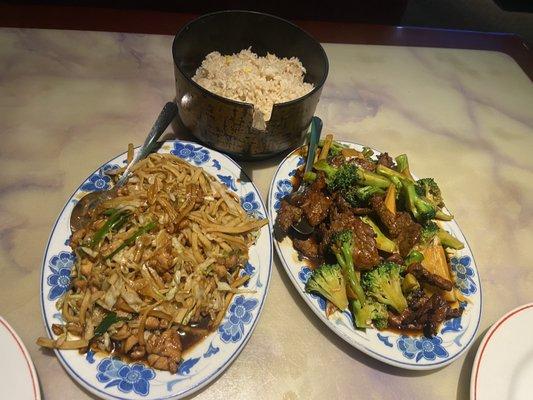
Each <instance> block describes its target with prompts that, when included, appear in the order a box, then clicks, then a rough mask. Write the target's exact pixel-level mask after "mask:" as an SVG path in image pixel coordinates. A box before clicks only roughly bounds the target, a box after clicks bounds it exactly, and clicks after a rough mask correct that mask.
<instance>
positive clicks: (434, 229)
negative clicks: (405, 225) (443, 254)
mask: <svg viewBox="0 0 533 400" xmlns="http://www.w3.org/2000/svg"><path fill="white" fill-rule="evenodd" d="M438 231H439V226H438V225H437V224H436V223H435V222H433V221H428V222H426V223H425V224H424V225H423V226H422V231H421V232H420V243H422V244H424V245H425V244H430V243H431V242H432V241H433V239H434V238H435V236H436V235H437V233H438Z"/></svg>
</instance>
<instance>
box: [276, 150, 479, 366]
mask: <svg viewBox="0 0 533 400" xmlns="http://www.w3.org/2000/svg"><path fill="white" fill-rule="evenodd" d="M342 143H343V144H345V145H347V146H349V147H352V148H354V149H357V150H362V148H363V146H361V145H359V144H355V143H349V142H342ZM374 152H375V153H376V154H379V152H378V151H376V150H374ZM304 163H305V160H304V158H303V157H301V156H300V153H299V149H297V150H295V151H293V152H292V153H290V154H289V155H288V156H287V157H286V158H285V159H284V160H283V161H282V162H281V164H280V166H279V167H278V169H277V171H276V173H275V175H274V178H273V179H272V183H271V185H270V192H269V195H268V212H269V214H270V220H271V221H275V220H276V215H277V211H278V209H279V207H280V201H281V199H283V198H284V197H285V196H286V195H288V194H289V193H290V192H291V191H292V183H291V179H292V177H293V176H294V174H295V173H296V169H297V168H298V167H299V166H300V165H303V164H304ZM445 227H446V229H447V230H448V231H449V232H451V233H452V235H454V236H455V237H457V238H458V239H459V240H461V241H462V242H463V243H465V248H464V249H463V250H460V251H458V252H457V253H456V255H455V256H454V257H452V258H451V268H452V271H453V272H454V274H455V282H456V286H457V287H458V288H459V289H460V291H461V293H462V294H463V295H465V296H466V297H467V298H468V300H469V303H467V304H466V308H465V311H464V313H463V315H462V316H461V317H459V318H455V319H451V320H449V321H446V322H445V323H444V324H443V326H442V327H441V330H440V332H439V333H438V334H437V335H436V336H434V337H432V338H426V337H424V336H406V335H400V334H398V333H394V332H391V331H386V330H385V331H381V332H380V331H378V330H376V329H367V330H366V331H361V330H356V329H355V328H354V327H353V324H352V321H351V316H350V314H349V313H348V312H344V313H341V312H340V311H337V312H335V313H334V314H333V315H331V316H330V317H329V318H327V317H326V314H325V308H326V303H325V301H324V300H323V299H322V298H320V297H318V296H315V295H312V294H308V293H306V292H305V290H304V288H305V283H306V282H307V279H309V276H310V274H311V270H310V268H309V267H308V264H307V262H306V261H305V260H299V259H298V253H297V252H296V250H295V249H294V248H293V247H292V242H291V240H290V239H289V238H285V239H284V240H283V241H282V242H278V241H277V240H274V245H275V247H276V251H277V253H278V255H279V257H280V259H281V262H282V264H283V267H284V268H285V271H286V272H287V275H288V276H289V278H290V279H291V281H292V283H293V284H294V287H295V288H296V290H297V291H298V293H299V294H300V296H302V298H303V299H304V300H305V302H306V303H307V304H308V305H309V307H310V308H311V310H313V312H314V313H315V314H316V315H317V316H318V317H319V318H320V319H321V320H322V321H323V322H324V323H325V324H326V325H327V326H328V328H330V329H331V330H332V331H333V332H335V333H336V334H337V335H339V336H340V337H341V338H342V339H344V340H345V341H346V342H348V343H349V344H350V345H352V346H353V347H355V348H356V349H358V350H361V351H362V352H364V353H366V354H368V355H369V356H371V357H374V358H376V359H378V360H381V361H383V362H385V363H387V364H390V365H394V366H396V367H399V368H405V369H413V370H422V369H434V368H440V367H442V366H445V365H447V364H449V363H451V362H452V361H454V360H455V359H457V358H458V357H459V356H460V355H461V354H462V353H463V352H464V351H465V350H466V349H468V347H470V345H471V344H472V341H473V339H474V336H475V334H476V332H477V329H478V326H479V320H480V317H481V287H480V283H479V276H478V272H477V268H476V265H475V262H474V258H473V256H472V252H471V251H470V248H469V247H468V244H467V243H466V239H465V238H464V236H463V234H462V232H461V230H460V229H459V226H458V225H457V224H456V223H455V221H452V222H449V223H446V226H445Z"/></svg>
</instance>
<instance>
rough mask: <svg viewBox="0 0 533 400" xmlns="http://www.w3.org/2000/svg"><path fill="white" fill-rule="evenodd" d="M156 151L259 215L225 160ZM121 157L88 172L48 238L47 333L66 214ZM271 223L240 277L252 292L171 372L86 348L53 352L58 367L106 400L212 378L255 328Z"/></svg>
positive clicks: (54, 314)
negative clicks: (198, 171) (197, 170)
mask: <svg viewBox="0 0 533 400" xmlns="http://www.w3.org/2000/svg"><path fill="white" fill-rule="evenodd" d="M159 152H160V153H171V154H174V155H176V156H177V157H180V158H183V159H185V160H187V161H188V162H190V163H191V164H193V165H196V166H200V167H202V168H203V169H205V170H206V171H207V172H208V173H210V174H211V175H213V176H214V177H216V178H217V179H219V180H220V181H221V182H222V183H223V184H225V185H226V186H227V187H228V188H229V190H232V191H234V192H235V193H237V194H238V196H239V197H240V199H241V205H242V207H243V209H244V210H246V212H248V213H250V214H253V215H256V216H258V217H264V216H266V215H267V214H266V208H265V206H264V204H263V201H262V200H261V197H260V195H259V192H258V190H257V189H256V187H255V186H254V184H253V183H252V182H251V181H250V180H249V179H248V178H247V177H246V178H242V176H243V175H244V174H242V171H241V169H240V167H239V166H238V165H237V163H235V162H234V161H233V160H232V159H230V158H229V157H227V156H225V155H223V154H220V153H218V152H216V151H214V150H210V149H207V148H205V147H203V146H200V145H198V144H195V143H190V142H185V141H169V142H165V143H164V144H163V146H162V147H161V149H160V150H159ZM125 160H126V154H125V153H124V154H121V155H119V156H117V157H115V158H114V159H113V160H111V161H109V162H107V163H105V164H104V165H102V166H101V167H100V168H99V169H98V170H97V171H95V172H93V173H92V174H91V175H90V176H89V177H88V178H87V179H86V180H85V181H84V182H83V183H82V184H81V185H80V187H79V188H78V189H77V190H76V191H75V192H74V194H73V195H72V196H71V197H70V199H69V200H68V201H67V203H66V204H65V206H64V208H63V210H62V211H61V214H60V215H59V217H58V219H57V221H56V223H55V225H54V227H53V229H52V233H51V235H50V239H49V241H48V245H47V247H46V252H45V255H44V260H43V267H42V273H41V307H42V315H43V319H44V323H45V327H46V330H47V332H48V335H49V336H50V337H55V336H54V335H53V333H52V331H51V327H52V324H53V323H59V322H61V314H60V313H59V312H58V311H57V309H56V307H55V303H56V301H57V299H58V298H59V297H60V296H61V295H62V294H63V293H65V291H66V290H68V287H69V285H70V270H71V269H72V266H73V264H74V255H73V254H72V252H71V251H70V247H69V246H68V239H69V237H70V228H69V219H70V214H71V212H72V208H73V207H74V205H75V204H76V202H77V201H78V200H79V199H80V198H81V197H83V196H84V195H85V194H86V193H87V192H91V191H95V190H105V189H108V188H109V186H110V179H109V177H108V176H107V175H106V172H107V171H108V170H112V169H115V168H119V166H122V165H124V164H125V162H126V161H125ZM271 232H272V227H271V226H270V225H267V226H264V227H263V228H262V229H261V232H260V236H259V238H258V240H257V242H256V244H255V245H253V246H252V247H251V248H250V251H249V255H250V257H249V262H248V263H247V264H246V266H245V268H244V269H243V271H242V274H248V275H250V276H251V278H250V280H249V281H248V282H247V284H246V287H247V289H251V291H252V293H246V294H239V295H236V296H235V297H234V298H233V300H232V302H231V304H230V306H229V308H228V310H227V313H226V316H225V318H224V319H223V321H222V323H221V324H220V326H219V328H218V329H217V330H216V331H215V332H213V333H211V334H210V335H209V336H207V337H206V338H205V339H204V340H203V341H202V342H200V343H199V344H197V345H196V346H195V347H193V348H192V349H191V350H189V351H188V352H187V353H185V354H184V355H183V360H182V362H181V364H180V365H179V368H178V371H177V373H176V374H170V373H169V372H167V371H158V370H155V369H152V368H150V367H148V366H146V365H144V364H140V363H134V364H127V363H124V362H122V361H121V360H119V359H116V358H112V357H105V356H103V355H100V354H94V353H93V352H92V351H89V352H88V353H87V354H85V355H80V354H79V353H78V352H77V351H68V350H56V355H57V357H58V358H59V360H60V362H61V364H63V367H64V368H65V369H66V371H67V372H68V373H69V374H70V375H71V377H72V378H73V379H74V380H75V381H77V382H78V383H79V384H81V385H82V386H83V387H85V388H86V389H87V390H89V391H90V392H92V393H94V394H95V395H97V396H99V397H101V398H105V399H139V398H143V399H171V398H172V399H175V398H181V397H183V396H186V395H190V394H192V393H194V392H195V391H197V390H199V389H200V388H202V387H203V386H205V385H207V384H208V383H210V382H211V381H213V380H214V379H215V378H216V377H217V376H218V375H220V374H221V373H222V372H223V371H224V370H225V369H226V368H227V367H228V366H229V365H230V363H231V362H232V361H233V360H234V359H235V357H237V355H238V354H239V353H240V351H241V350H242V349H243V347H244V345H245V344H246V343H247V341H248V339H249V338H250V336H251V334H252V331H253V330H254V328H255V326H256V325H257V321H258V319H259V315H260V313H261V310H262V308H263V304H264V301H265V296H266V293H267V289H268V284H269V281H270V274H271V269H272V235H271Z"/></svg>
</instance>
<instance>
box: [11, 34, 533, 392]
mask: <svg viewBox="0 0 533 400" xmlns="http://www.w3.org/2000/svg"><path fill="white" fill-rule="evenodd" d="M171 41H172V38H171V37H170V36H159V35H144V34H120V33H105V32H98V33H96V32H82V31H54V30H32V29H12V28H4V29H0V138H1V143H2V146H0V154H1V158H0V171H1V173H0V238H1V240H0V274H1V276H2V279H1V280H0V314H1V315H2V316H3V317H5V318H6V319H7V320H8V321H9V322H10V323H11V324H12V326H13V327H14V328H15V329H16V330H17V332H18V333H19V335H20V336H21V338H22V340H23V341H24V342H25V343H26V346H27V347H28V350H29V352H30V353H31V356H32V357H33V360H34V363H35V366H36V369H37V372H38V374H39V377H40V381H41V387H42V392H43V394H44V398H46V399H60V398H80V399H81V398H89V397H91V396H90V395H89V394H88V393H87V392H85V391H83V390H82V389H81V388H80V387H79V386H78V385H76V384H75V383H74V381H72V380H71V379H70V378H69V376H68V375H67V374H66V372H65V371H64V370H63V369H62V367H61V366H60V364H59V362H58V360H57V359H56V357H55V356H54V355H53V353H51V352H49V351H43V350H41V349H39V348H38V347H37V346H36V344H35V339H36V337H38V336H41V335H44V334H45V331H44V327H43V323H42V321H41V314H40V307H39V273H40V269H41V262H42V256H43V252H44V248H45V245H46V242H47V239H48V235H49V233H50V229H51V227H52V225H53V222H54V220H55V218H56V217H57V214H58V213H59V211H60V210H61V208H62V206H63V203H64V202H65V201H66V199H67V198H68V196H69V195H70V194H71V193H72V191H73V190H74V189H75V188H76V187H77V186H78V185H79V183H80V182H81V181H82V180H83V179H84V178H85V177H86V176H87V175H88V173H89V172H90V171H92V170H94V169H96V168H97V167H98V166H99V165H100V164H101V163H102V162H104V161H106V160H108V159H110V158H111V157H113V156H115V155H116V154H118V153H120V152H122V151H124V149H125V147H126V145H127V143H128V142H133V143H135V144H139V143H141V142H142V140H143V138H144V136H145V135H146V132H147V131H148V129H149V128H150V126H151V124H152V122H153V119H154V117H155V116H156V115H157V114H158V112H159V110H160V108H161V106H162V105H163V104H164V103H165V102H166V101H167V100H168V99H170V98H173V96H174V78H173V68H172V61H171V56H170V45H171ZM324 47H325V50H326V52H327V54H328V56H329V59H330V63H331V70H330V75H329V78H328V81H327V83H326V86H325V88H324V91H323V94H322V97H321V101H320V103H319V106H318V109H317V115H319V116H320V117H321V118H322V119H323V120H324V124H325V131H326V132H333V133H335V135H336V136H337V137H338V138H341V139H348V140H352V141H356V142H359V143H363V144H367V145H370V146H373V147H376V148H378V149H386V150H387V151H389V152H390V153H392V154H399V153H401V152H406V153H407V154H409V157H410V160H411V164H412V166H413V168H412V169H413V170H414V171H415V172H416V173H417V174H419V175H425V176H433V177H435V178H436V179H437V180H438V181H439V183H440V185H441V187H443V188H444V193H445V195H446V203H447V205H448V207H449V208H450V209H451V210H452V211H453V213H454V214H455V216H456V220H457V222H458V223H459V224H460V226H461V227H462V229H463V232H464V234H465V235H466V237H467V238H468V241H469V244H470V246H471V248H472V251H473V252H474V255H475V257H476V261H477V265H478V268H479V273H480V276H481V280H482V285H483V291H484V311H483V316H482V321H481V327H480V331H479V333H478V336H482V334H483V332H484V331H485V330H486V329H487V328H488V327H489V326H490V325H491V324H492V323H493V322H494V321H495V320H496V319H497V318H498V317H499V316H501V315H502V314H503V313H505V312H506V311H508V310H510V309H511V308H514V307H515V306H517V305H520V304H523V303H526V302H529V301H531V300H532V295H531V293H532V292H533V269H532V265H531V262H532V259H531V256H530V254H531V253H530V247H531V243H532V242H533V186H532V185H531V182H533V158H532V157H531V156H530V152H531V150H532V149H533V109H532V107H531V106H532V104H533V86H532V83H531V81H530V80H529V78H528V77H527V76H526V75H525V74H524V72H523V71H522V70H521V69H520V67H519V66H518V65H517V64H516V63H515V62H514V61H513V59H512V58H510V57H509V56H507V55H504V54H502V53H498V52H490V51H476V50H457V49H435V48H408V47H388V46H368V45H342V44H326V45H324ZM180 135H181V134H178V136H180ZM279 162H280V158H279V157H278V158H274V159H271V160H267V161H262V162H254V163H252V162H247V163H242V165H243V167H244V169H245V170H246V172H247V173H248V174H249V175H250V176H251V178H252V179H253V180H254V182H255V183H256V184H257V186H258V187H259V189H260V191H261V194H262V196H263V199H264V200H265V199H266V196H267V190H268V186H269V183H270V179H271V178H272V174H273V171H274V169H275V167H276V165H277V164H278V163H279ZM478 344H479V339H478V341H476V343H475V344H474V346H473V347H472V348H471V349H470V351H469V352H468V354H466V356H463V357H461V358H460V359H459V360H457V361H456V362H455V363H453V364H451V365H450V366H447V367H445V368H443V369H440V370H436V371H429V372H412V371H404V370H401V369H397V368H394V367H389V366H387V365H385V364H382V363H380V362H378V361H375V360H373V359H371V358H369V357H368V356H366V355H364V354H362V353H361V352H359V351H357V350H355V349H353V348H351V347H350V346H349V345H347V344H346V343H345V342H343V341H342V340H341V339H339V338H338V337H337V336H335V335H334V334H332V333H331V331H329V329H328V328H327V327H326V326H325V325H323V324H322V322H320V320H319V319H318V318H317V317H316V316H315V315H314V314H313V313H312V312H311V311H310V310H309V309H308V308H307V306H306V304H305V303H304V302H303V300H301V298H300V296H299V295H298V293H296V291H295V289H294V288H293V286H292V284H291V283H290V281H289V279H288V278H287V277H286V276H285V273H284V271H283V268H282V266H281V264H280V262H279V260H278V259H277V258H275V262H274V266H273V270H272V281H271V286H270V293H269V294H268V298H267V302H266V305H265V308H264V311H263V314H262V316H261V319H260V321H259V324H258V326H257V329H256V330H255V332H254V334H253V336H252V338H251V340H250V342H249V343H248V344H247V346H246V347H245V349H244V350H243V352H242V353H241V355H240V356H239V357H238V358H237V360H236V361H235V362H234V363H233V364H232V365H231V366H230V367H229V368H228V370H227V371H226V372H225V373H224V374H223V375H222V376H221V377H220V378H219V379H217V380H216V381H215V382H214V383H213V384H211V385H210V386H208V387H207V388H206V389H204V390H202V391H201V392H200V393H199V394H198V395H197V398H198V399H218V398H223V397H224V398H236V399H252V398H268V399H284V400H289V399H291V400H293V399H322V398H339V399H343V398H365V399H368V398H375V399H405V398H413V399H426V398H431V399H450V398H457V399H467V398H468V391H469V380H470V371H471V368H472V360H473V357H474V355H475V351H476V349H477V345H478Z"/></svg>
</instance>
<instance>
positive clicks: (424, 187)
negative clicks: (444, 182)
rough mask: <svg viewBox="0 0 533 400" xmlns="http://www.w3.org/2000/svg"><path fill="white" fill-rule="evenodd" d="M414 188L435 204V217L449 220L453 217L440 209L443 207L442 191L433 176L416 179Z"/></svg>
mask: <svg viewBox="0 0 533 400" xmlns="http://www.w3.org/2000/svg"><path fill="white" fill-rule="evenodd" d="M415 189H416V192H417V194H418V195H419V196H423V197H424V198H425V199H427V200H428V201H429V202H430V203H431V204H433V205H434V206H435V208H436V213H435V218H437V219H440V220H443V221H451V220H452V219H453V215H449V214H446V213H444V212H443V211H442V207H444V200H443V198H442V192H441V191H440V188H439V185H437V182H435V180H434V179H433V178H422V179H419V180H418V181H416V185H415Z"/></svg>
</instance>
